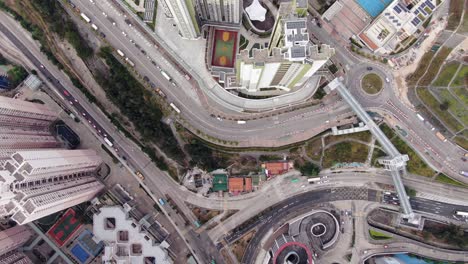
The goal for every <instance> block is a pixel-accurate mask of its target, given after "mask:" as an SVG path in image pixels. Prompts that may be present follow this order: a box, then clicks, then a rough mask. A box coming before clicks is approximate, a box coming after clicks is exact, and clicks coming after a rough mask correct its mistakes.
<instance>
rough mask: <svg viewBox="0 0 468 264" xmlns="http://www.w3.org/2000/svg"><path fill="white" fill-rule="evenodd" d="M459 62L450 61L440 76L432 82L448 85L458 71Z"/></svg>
mask: <svg viewBox="0 0 468 264" xmlns="http://www.w3.org/2000/svg"><path fill="white" fill-rule="evenodd" d="M459 66H460V63H459V62H450V63H448V64H447V65H445V66H444V68H443V69H442V71H441V72H440V74H439V77H437V79H436V80H435V81H434V82H433V83H432V85H433V86H445V87H446V86H448V85H449V83H450V81H451V80H452V78H453V75H455V73H456V72H457V69H458V67H459Z"/></svg>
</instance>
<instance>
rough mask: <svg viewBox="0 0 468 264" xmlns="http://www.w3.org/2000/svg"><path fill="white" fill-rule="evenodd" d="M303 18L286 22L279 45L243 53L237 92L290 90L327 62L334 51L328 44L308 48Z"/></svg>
mask: <svg viewBox="0 0 468 264" xmlns="http://www.w3.org/2000/svg"><path fill="white" fill-rule="evenodd" d="M306 22H307V21H306V19H302V18H293V19H289V20H285V21H284V23H283V24H282V26H283V27H284V28H283V29H282V30H281V31H282V32H283V33H282V35H283V37H281V39H283V41H282V46H281V47H276V48H273V49H272V50H271V51H272V53H271V54H270V50H269V49H261V50H259V49H254V50H253V54H252V56H250V54H249V51H247V50H243V51H241V52H240V54H239V56H238V57H237V65H236V66H237V68H236V71H237V75H238V85H239V86H240V89H246V90H247V92H258V91H261V90H262V89H271V88H274V89H281V90H285V91H290V90H291V89H294V88H298V87H300V86H302V85H303V84H304V83H305V82H306V81H307V80H308V79H309V78H310V77H311V76H312V75H314V74H315V73H316V72H317V71H318V70H319V69H320V68H321V67H322V66H323V65H324V64H325V63H326V62H327V61H328V60H329V59H330V57H331V56H333V54H334V52H335V50H334V49H333V48H330V46H328V45H321V46H320V48H319V46H317V45H311V44H310V43H309V34H308V33H307V26H306V25H307V23H306Z"/></svg>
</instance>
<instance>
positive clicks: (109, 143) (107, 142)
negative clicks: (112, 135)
mask: <svg viewBox="0 0 468 264" xmlns="http://www.w3.org/2000/svg"><path fill="white" fill-rule="evenodd" d="M104 142H106V144H107V145H109V147H113V146H114V144H112V142H111V141H110V140H109V139H108V138H107V137H105V138H104Z"/></svg>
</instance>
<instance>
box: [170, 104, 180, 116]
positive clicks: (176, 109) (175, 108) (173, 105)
mask: <svg viewBox="0 0 468 264" xmlns="http://www.w3.org/2000/svg"><path fill="white" fill-rule="evenodd" d="M170 106H171V107H172V109H174V111H176V112H177V113H178V114H180V110H179V108H178V107H177V106H175V104H174V103H171V104H170Z"/></svg>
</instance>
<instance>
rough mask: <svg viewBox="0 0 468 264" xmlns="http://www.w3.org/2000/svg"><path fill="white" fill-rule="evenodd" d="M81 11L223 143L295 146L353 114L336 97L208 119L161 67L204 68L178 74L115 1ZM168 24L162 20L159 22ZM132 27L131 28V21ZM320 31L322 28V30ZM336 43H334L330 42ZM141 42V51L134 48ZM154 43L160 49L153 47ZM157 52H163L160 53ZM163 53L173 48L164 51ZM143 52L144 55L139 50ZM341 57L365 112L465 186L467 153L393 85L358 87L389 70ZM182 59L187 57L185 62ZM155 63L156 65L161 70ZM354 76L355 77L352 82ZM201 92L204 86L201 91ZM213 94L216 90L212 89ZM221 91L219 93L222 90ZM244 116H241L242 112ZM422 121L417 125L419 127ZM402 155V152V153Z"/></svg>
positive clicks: (197, 99) (191, 93) (83, 4)
mask: <svg viewBox="0 0 468 264" xmlns="http://www.w3.org/2000/svg"><path fill="white" fill-rule="evenodd" d="M75 4H76V5H77V6H78V7H79V8H80V11H81V12H84V13H86V14H87V15H88V16H89V17H90V18H91V20H92V23H95V24H96V25H98V27H99V30H100V31H102V32H104V33H105V34H106V40H107V41H108V43H110V44H111V45H112V46H113V47H115V48H117V49H121V50H122V51H124V53H125V55H126V56H128V57H129V58H130V59H131V60H132V61H134V62H135V63H136V66H135V69H136V70H137V71H138V72H139V73H140V74H141V75H144V76H148V77H149V79H150V80H151V81H153V82H154V83H156V84H157V85H158V87H160V88H161V89H163V90H164V92H165V93H166V94H167V95H168V97H169V100H170V101H171V102H174V103H175V104H176V105H177V106H178V107H179V108H180V109H181V110H182V117H183V118H184V119H186V120H187V121H188V122H189V123H190V124H191V126H192V127H194V128H195V129H198V130H200V131H204V132H205V133H207V134H209V135H211V136H214V137H217V138H219V139H223V140H230V141H237V142H239V146H279V145H284V144H288V143H292V142H294V141H299V140H304V139H306V138H309V137H311V136H313V135H315V134H317V133H319V132H320V131H323V130H325V129H327V128H329V127H331V126H334V125H337V124H339V123H338V122H339V121H340V119H343V118H344V117H345V116H347V115H348V114H349V113H350V109H349V108H348V107H347V106H346V105H345V104H344V103H343V102H341V101H337V100H336V98H335V99H332V100H330V101H329V103H328V104H326V105H324V106H315V107H308V108H304V109H301V110H297V111H293V112H290V113H284V114H280V115H275V116H270V117H268V118H259V119H256V120H250V121H248V122H247V124H244V125H238V124H237V123H236V122H234V121H230V120H224V121H219V120H218V119H216V118H214V117H213V116H211V115H210V112H209V111H207V109H205V108H204V106H203V103H201V102H203V101H204V100H206V97H204V96H203V93H202V94H200V93H198V92H196V91H197V89H195V88H194V86H193V85H197V84H194V83H193V81H192V82H191V83H190V85H185V84H187V83H186V81H187V80H184V79H181V78H179V79H177V80H178V81H180V82H184V85H178V86H176V87H174V86H173V85H172V84H171V83H170V82H168V81H167V80H166V79H165V78H164V77H163V76H162V75H161V73H160V70H159V68H161V69H164V70H165V71H166V72H168V73H169V74H170V75H171V76H183V75H184V74H185V73H186V72H193V71H197V70H199V71H206V69H184V72H179V70H180V69H181V68H183V65H186V63H187V62H184V64H182V63H180V64H177V67H175V66H174V65H173V64H174V59H173V57H171V55H170V54H174V53H176V52H177V51H176V50H163V49H162V48H161V46H159V44H158V42H157V40H158V39H159V40H160V39H161V36H154V35H155V34H153V35H149V34H147V32H146V31H145V32H141V31H140V30H138V28H139V27H136V26H135V25H137V24H138V22H137V21H135V20H134V19H132V18H133V17H132V16H131V15H130V14H127V15H128V17H127V15H126V14H125V13H124V12H122V9H121V7H120V5H116V6H114V3H113V2H112V1H111V0H104V1H95V2H94V3H91V2H90V1H78V2H77V3H75ZM161 19H164V18H161ZM129 21H130V22H131V23H130V24H131V25H129V23H128V22H129ZM318 30H320V29H318ZM314 33H316V34H317V35H319V37H324V34H323V32H320V31H319V32H314ZM327 39H328V40H329V41H330V42H332V40H331V38H327ZM135 43H137V45H138V47H137V46H135ZM155 44H156V46H155ZM157 47H159V48H157ZM164 47H165V49H170V48H171V47H166V46H164ZM142 49H143V50H144V54H143V53H142V52H141V50H142ZM336 51H337V55H336V56H337V58H338V59H342V60H343V64H345V67H346V68H347V69H348V70H347V74H346V82H345V83H346V85H347V87H348V88H349V89H350V91H351V92H352V93H353V95H355V96H356V98H357V99H358V100H359V103H361V104H362V105H363V106H364V107H365V108H366V109H373V110H376V111H378V112H381V113H387V114H389V115H391V116H392V117H394V118H395V119H396V120H398V122H399V125H400V127H403V128H406V129H407V131H408V132H409V135H410V136H409V137H408V138H407V141H408V143H409V144H410V145H411V146H412V147H414V148H415V149H416V150H417V151H418V152H419V154H420V155H422V156H423V157H424V158H425V160H426V161H428V162H430V163H431V164H432V165H433V167H435V168H437V169H438V170H441V171H443V172H445V173H447V174H449V175H450V176H452V177H456V178H457V177H458V179H459V180H461V181H467V182H468V179H465V178H464V177H461V176H460V175H459V171H460V170H464V169H466V165H465V164H464V163H462V162H461V159H460V158H461V156H462V155H463V154H464V153H463V150H462V149H460V148H459V147H458V146H456V145H453V144H452V143H450V142H441V141H440V140H438V138H437V137H436V136H435V134H434V131H430V129H428V128H427V126H425V124H422V123H421V122H420V121H419V120H418V119H417V117H416V113H415V112H414V111H413V110H412V108H411V107H408V106H406V105H404V104H403V103H402V102H401V100H399V98H397V96H396V95H395V92H394V91H393V86H394V85H395V84H394V83H393V82H392V81H391V82H390V83H386V88H385V89H384V92H382V93H381V94H379V95H378V96H368V95H366V94H364V93H363V92H362V90H361V89H360V88H359V87H360V83H359V78H355V77H356V76H362V75H363V74H364V73H365V72H366V71H367V67H369V66H372V67H373V72H377V73H378V74H380V75H381V76H383V77H384V78H389V80H393V78H392V76H391V75H390V74H389V73H388V70H386V69H383V68H382V67H381V66H379V65H374V64H372V63H371V62H365V61H364V62H363V61H359V59H357V58H356V57H355V56H354V55H353V54H351V53H349V52H348V51H347V50H346V49H343V48H340V47H337V50H336ZM181 59H182V60H183V59H184V58H181ZM151 61H155V62H157V63H158V67H159V68H158V67H156V66H155V65H153V64H152V62H151ZM350 76H352V77H353V78H350ZM198 89H201V90H202V91H203V90H204V89H207V88H205V87H198ZM209 89H216V88H212V87H209ZM218 89H221V88H218ZM210 103H212V104H213V105H210V109H213V108H217V111H218V112H226V113H232V111H230V110H228V109H225V108H222V106H221V105H222V104H217V103H216V102H215V101H214V100H210ZM238 114H242V113H238ZM418 122H419V123H418ZM403 154H404V153H403Z"/></svg>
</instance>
